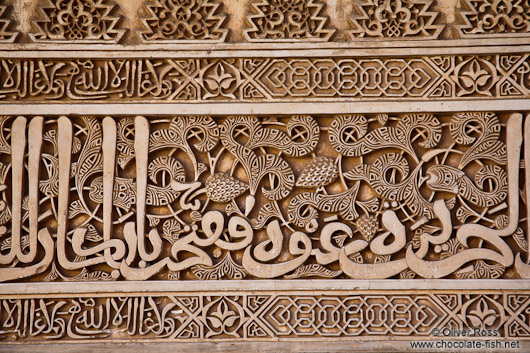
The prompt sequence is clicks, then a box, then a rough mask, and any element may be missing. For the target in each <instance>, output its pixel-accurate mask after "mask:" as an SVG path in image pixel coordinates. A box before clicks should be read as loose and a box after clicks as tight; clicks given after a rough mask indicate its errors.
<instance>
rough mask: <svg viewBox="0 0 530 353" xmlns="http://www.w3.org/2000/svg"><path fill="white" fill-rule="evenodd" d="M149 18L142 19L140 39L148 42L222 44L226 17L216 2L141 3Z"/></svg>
mask: <svg viewBox="0 0 530 353" xmlns="http://www.w3.org/2000/svg"><path fill="white" fill-rule="evenodd" d="M145 9H146V11H147V13H148V14H149V17H145V18H142V23H143V24H144V26H145V28H146V29H145V30H144V31H140V32H139V34H138V35H139V36H140V39H141V40H142V41H144V42H150V41H158V40H164V41H171V42H189V41H203V40H204V41H213V42H223V41H224V40H225V38H226V35H227V34H228V30H227V29H224V28H223V23H224V22H225V20H226V17H227V16H226V15H225V14H222V13H221V11H220V9H221V3H220V2H218V1H211V0H206V1H198V0H193V1H188V0H178V1H174V0H155V1H154V2H153V1H149V2H146V3H145Z"/></svg>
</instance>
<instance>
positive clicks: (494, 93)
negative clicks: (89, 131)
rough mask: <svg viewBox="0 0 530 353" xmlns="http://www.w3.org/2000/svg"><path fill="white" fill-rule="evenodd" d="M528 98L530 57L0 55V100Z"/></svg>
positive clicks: (153, 100)
mask: <svg viewBox="0 0 530 353" xmlns="http://www.w3.org/2000/svg"><path fill="white" fill-rule="evenodd" d="M460 97H462V98H475V97H477V98H528V97H530V55H529V54H527V53H520V54H510V55H483V56H478V55H461V56H460V55H459V56H430V57H422V58H406V57H405V58H386V57H381V58H234V59H113V60H109V59H70V60H68V61H66V62H65V61H64V60H54V59H3V60H0V101H5V102H9V101H21V100H28V101H29V100H31V101H44V102H53V101H57V100H61V101H73V102H75V101H81V100H84V101H91V102H93V101H106V102H123V101H145V102H149V101H151V102H202V101H234V100H238V101H252V102H261V101H264V102H268V101H299V100H300V101H311V100H319V101H321V100H360V99H395V98H403V99H455V98H460Z"/></svg>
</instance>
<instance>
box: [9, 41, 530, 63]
mask: <svg viewBox="0 0 530 353" xmlns="http://www.w3.org/2000/svg"><path fill="white" fill-rule="evenodd" d="M526 40H528V38H527V39H526ZM43 48H44V47H43ZM46 48H47V50H36V49H29V48H24V49H19V50H14V51H12V50H5V48H3V47H1V46H0V57H2V58H7V59H18V58H48V59H55V58H64V59H68V58H76V59H82V58H86V59H88V58H90V59H98V58H109V59H114V58H118V59H119V58H124V59H125V58H145V59H156V58H227V57H258V58H261V57H267V58H282V57H290V58H294V57H308V56H311V57H374V56H393V57H409V56H417V55H466V54H469V55H471V54H496V53H503V54H510V53H524V52H530V45H518V46H506V47H503V46H477V47H473V46H463V47H417V46H412V47H410V48H392V47H390V48H388V47H384V48H324V49H320V48H317V49H315V48H307V49H291V48H292V47H286V48H282V47H281V46H280V47H278V48H276V49H259V48H256V47H255V46H252V47H249V48H248V49H245V50H242V49H228V48H227V49H220V50H212V49H209V50H205V49H195V50H182V49H175V50H159V49H158V48H156V49H155V48H152V47H149V48H146V49H144V50H139V49H136V50H131V49H130V48H128V47H119V48H116V47H110V46H109V48H108V49H107V50H103V49H104V48H101V47H100V46H98V45H96V46H90V48H92V50H82V49H81V48H76V49H72V50H65V48H64V47H63V46H61V47H60V48H57V49H56V50H53V49H52V48H51V47H50V46H47V47H46ZM85 48H86V46H85Z"/></svg>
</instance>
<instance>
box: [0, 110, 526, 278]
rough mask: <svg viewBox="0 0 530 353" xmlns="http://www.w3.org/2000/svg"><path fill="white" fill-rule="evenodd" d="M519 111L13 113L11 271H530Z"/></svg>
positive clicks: (6, 185) (6, 249)
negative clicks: (163, 115)
mask: <svg viewBox="0 0 530 353" xmlns="http://www.w3.org/2000/svg"><path fill="white" fill-rule="evenodd" d="M522 121H523V116H522V114H520V113H512V114H496V113H490V112H483V113H471V112H470V113H468V112H462V113H456V114H452V115H443V114H430V113H421V114H404V115H396V114H377V115H365V114H341V115H336V116H318V117H314V116H309V115H297V116H289V117H257V116H233V117H226V118H216V117H210V116H177V117H171V118H163V119H154V118H148V117H142V116H137V117H123V118H111V117H104V118H102V117H90V116H81V117H65V116H63V117H58V118H54V117H46V118H44V117H42V116H37V117H33V118H29V117H22V116H20V117H3V118H2V127H3V131H4V135H3V136H2V140H3V141H4V143H3V145H4V147H3V156H4V158H3V160H4V162H3V163H2V165H1V166H2V167H1V168H2V169H1V170H2V183H3V184H2V185H3V188H2V189H3V190H2V199H3V201H2V214H1V216H0V217H1V219H2V223H3V228H2V231H3V235H2V239H3V240H2V254H1V261H2V264H3V265H4V268H2V269H0V274H1V275H2V276H1V279H2V280H3V281H9V280H16V279H20V278H27V279H29V280H33V279H39V280H45V281H72V280H92V281H96V280H111V279H113V280H116V279H124V280H147V279H170V280H171V279H179V280H185V279H209V280H211V279H216V280H221V279H243V278H247V279H251V278H285V279H293V278H308V277H309V278H353V279H374V278H444V277H448V278H473V279H478V278H486V279H494V278H514V277H521V276H523V277H524V276H526V273H527V272H528V265H526V264H525V263H523V262H522V261H521V257H520V254H523V258H524V259H525V260H526V258H527V255H526V254H527V252H528V239H527V237H526V235H525V232H524V231H523V228H524V224H520V222H519V216H518V215H519V214H524V212H525V204H526V200H525V199H524V198H522V199H520V197H519V196H520V195H519V184H520V182H522V180H521V181H520V180H519V176H520V172H519V167H520V163H519V160H520V150H521V143H522V134H521V129H522ZM26 138H27V140H26ZM26 141H27V142H26ZM26 151H27V152H26ZM103 151H104V153H103ZM26 154H27V157H26ZM9 224H10V225H11V227H10V229H9V228H7V227H6V225H7V226H9ZM521 227H522V228H521ZM516 258H517V266H516V267H515V268H514V266H513V265H514V262H515V259H516Z"/></svg>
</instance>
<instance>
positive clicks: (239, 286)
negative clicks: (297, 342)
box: [0, 279, 530, 296]
mask: <svg viewBox="0 0 530 353" xmlns="http://www.w3.org/2000/svg"><path fill="white" fill-rule="evenodd" d="M374 290H380V291H386V292H388V291H406V290H411V291H416V290H421V291H423V290H429V291H430V290H440V291H443V292H444V293H445V292H448V291H458V292H463V291H464V292H465V291H488V292H495V291H528V290H530V280H515V279H514V280H502V279H493V280H480V279H479V280H455V279H436V280H428V279H412V280H404V279H400V280H395V279H390V280H290V281H285V280H230V281H215V280H214V281H148V282H145V281H128V282H122V281H120V282H113V281H109V282H98V283H97V284H96V283H91V282H60V283H57V282H56V283H45V282H34V283H3V284H2V285H1V286H0V296H9V295H17V296H20V295H38V294H61V295H68V294H73V295H77V294H95V293H97V294H102V293H113V294H114V295H115V294H120V293H127V294H131V293H139V294H143V293H171V292H227V291H230V292H256V291H289V293H291V292H295V291H326V292H329V291H374Z"/></svg>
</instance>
